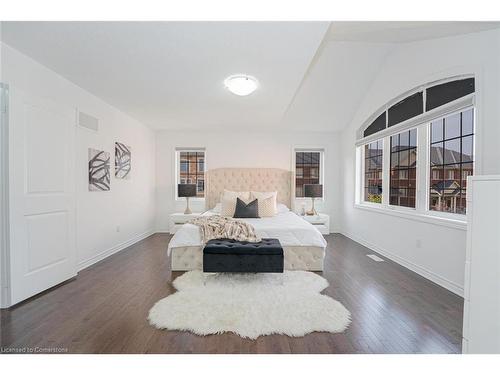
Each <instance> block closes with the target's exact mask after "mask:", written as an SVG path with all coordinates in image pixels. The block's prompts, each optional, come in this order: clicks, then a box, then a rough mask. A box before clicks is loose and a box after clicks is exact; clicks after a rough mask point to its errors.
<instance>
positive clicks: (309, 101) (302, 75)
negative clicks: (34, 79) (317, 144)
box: [1, 22, 499, 131]
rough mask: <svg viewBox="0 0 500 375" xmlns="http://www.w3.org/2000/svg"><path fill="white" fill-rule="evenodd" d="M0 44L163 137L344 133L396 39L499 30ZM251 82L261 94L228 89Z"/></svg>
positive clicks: (158, 32) (31, 37)
mask: <svg viewBox="0 0 500 375" xmlns="http://www.w3.org/2000/svg"><path fill="white" fill-rule="evenodd" d="M2 26H3V29H2V34H1V35H2V40H3V41H5V42H6V43H7V44H9V45H11V46H12V47H14V48H16V49H18V50H19V51H21V52H23V53H25V54H26V55H28V56H30V57H32V58H33V59H35V60H37V61H39V62H40V63H42V64H44V65H45V66H47V67H49V68H50V69H52V70H54V71H56V72H57V73H59V74H61V75H62V76H64V77H66V78H67V79H69V80H71V81H72V82H74V83H76V84H77V85H79V86H80V87H82V88H84V89H86V90H87V91H89V92H92V93H93V94H95V95H96V96H98V97H100V98H102V99H103V100H105V101H107V102H108V103H110V104H111V105H113V106H115V107H116V108H119V109H120V110H122V111H123V112H125V113H128V114H129V115H130V116H132V117H134V118H136V119H138V120H139V121H141V122H143V123H144V124H146V125H149V126H151V127H153V128H158V129H209V130H211V129H229V130H238V129H248V128H249V127H251V128H252V129H293V130H309V131H311V130H315V131H336V130H340V129H342V128H344V127H345V126H346V125H347V124H348V122H349V121H350V119H351V118H352V116H353V115H354V112H355V110H356V107H357V106H358V105H359V103H360V101H361V100H362V99H363V92H365V89H366V87H368V86H369V85H370V83H371V82H372V80H373V78H374V76H375V74H376V72H377V70H378V68H379V66H380V64H381V63H382V62H383V59H384V57H385V56H386V54H387V53H388V52H389V50H390V49H391V48H392V46H394V43H401V42H409V41H415V40H422V39H428V38H430V37H442V36H449V35H455V34H461V33H467V32H475V31H480V30H484V29H486V28H489V29H491V28H493V26H495V27H499V24H494V23H479V22H476V23H462V22H439V23H436V22H432V23H429V22H418V23H417V22H404V23H402V22H333V23H331V24H330V23H328V22H3V23H2ZM236 73H246V74H250V75H253V76H254V77H256V78H257V79H258V80H259V83H260V87H259V89H258V90H257V91H256V92H254V93H253V94H251V95H250V96H248V97H238V96H236V95H233V94H231V93H229V92H228V91H227V90H226V89H225V88H224V85H223V81H224V79H225V78H226V77H227V76H229V75H231V74H236Z"/></svg>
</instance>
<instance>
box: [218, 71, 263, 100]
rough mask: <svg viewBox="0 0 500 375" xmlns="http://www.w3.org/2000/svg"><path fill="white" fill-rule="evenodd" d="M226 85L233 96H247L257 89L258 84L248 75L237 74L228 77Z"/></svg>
mask: <svg viewBox="0 0 500 375" xmlns="http://www.w3.org/2000/svg"><path fill="white" fill-rule="evenodd" d="M224 85H225V86H226V87H227V89H228V90H229V91H231V92H232V93H233V94H235V95H239V96H246V95H250V94H251V93H252V92H254V91H255V90H256V89H257V85H258V83H257V80H256V79H255V78H254V77H251V76H247V75H246V74H235V75H233V76H230V77H227V78H226V79H225V81H224Z"/></svg>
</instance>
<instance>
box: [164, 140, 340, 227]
mask: <svg viewBox="0 0 500 375" xmlns="http://www.w3.org/2000/svg"><path fill="white" fill-rule="evenodd" d="M338 141H339V138H338V135H337V134H335V133H300V132H272V131H269V132H251V131H248V132H245V133H243V132H234V133H231V132H228V131H224V132H209V131H207V132H199V131H191V132H179V131H159V132H158V133H157V140H156V154H157V158H156V176H157V205H158V209H157V221H156V224H157V227H156V228H157V230H158V231H168V221H169V215H170V214H171V213H173V212H182V211H183V210H184V208H185V205H186V202H185V199H181V200H178V201H175V199H174V194H175V193H174V186H175V185H174V184H175V148H176V147H205V149H206V165H207V168H208V169H214V168H224V167H236V168H237V167H240V168H282V169H286V170H291V168H292V155H293V148H294V146H305V147H322V148H324V149H325V168H324V173H325V198H324V201H323V202H318V205H317V207H316V208H317V210H318V211H323V212H326V213H329V214H330V215H331V222H330V231H331V232H336V231H338V228H339V219H340V218H339V215H338V213H339V202H338V198H339V187H340V186H339V184H340V181H339V171H340V170H339V156H340V152H339V150H340V146H339V143H338ZM190 206H191V209H192V210H193V212H196V211H198V212H201V211H202V210H203V209H204V201H191V204H190ZM309 206H310V200H307V206H306V207H309ZM296 207H297V208H299V207H300V202H299V201H297V203H296Z"/></svg>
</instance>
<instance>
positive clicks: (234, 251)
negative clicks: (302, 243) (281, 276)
mask: <svg viewBox="0 0 500 375" xmlns="http://www.w3.org/2000/svg"><path fill="white" fill-rule="evenodd" d="M283 263H284V261H283V248H282V247H281V244H280V241H279V240H278V239H276V238H263V239H262V241H261V242H243V241H236V240H230V239H217V240H210V241H208V242H207V243H206V245H205V248H204V249H203V272H272V273H283Z"/></svg>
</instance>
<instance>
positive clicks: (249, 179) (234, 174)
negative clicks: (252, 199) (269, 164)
mask: <svg viewBox="0 0 500 375" xmlns="http://www.w3.org/2000/svg"><path fill="white" fill-rule="evenodd" d="M292 177H293V176H292V172H290V171H286V170H284V169H276V168H218V169H211V170H209V171H207V172H206V184H207V186H206V190H205V192H206V197H205V206H206V209H211V208H214V207H215V205H216V204H217V203H219V201H220V197H221V194H222V192H223V191H224V189H227V190H232V191H249V190H253V191H277V192H278V197H277V199H278V203H283V204H285V205H286V206H288V207H289V208H291V209H293V207H292V196H293V194H294V192H293V187H294V184H293V183H292Z"/></svg>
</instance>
